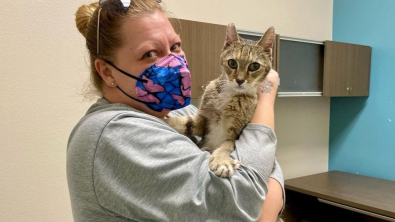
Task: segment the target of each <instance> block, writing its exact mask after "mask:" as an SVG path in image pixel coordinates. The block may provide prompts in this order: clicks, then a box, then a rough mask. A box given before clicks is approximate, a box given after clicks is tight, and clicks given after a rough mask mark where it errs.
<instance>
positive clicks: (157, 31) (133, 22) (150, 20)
mask: <svg viewBox="0 0 395 222" xmlns="http://www.w3.org/2000/svg"><path fill="white" fill-rule="evenodd" d="M122 35H123V39H124V40H126V44H128V45H136V46H137V45H139V44H141V42H144V41H149V40H157V39H158V38H163V37H165V38H169V39H174V38H175V37H178V35H177V34H176V33H175V31H174V29H173V26H172V25H171V23H170V21H169V20H168V19H167V17H166V16H165V15H164V14H163V13H162V12H161V11H159V10H157V11H155V12H154V13H150V14H146V15H143V16H142V17H141V18H138V19H125V22H124V24H123V26H122Z"/></svg>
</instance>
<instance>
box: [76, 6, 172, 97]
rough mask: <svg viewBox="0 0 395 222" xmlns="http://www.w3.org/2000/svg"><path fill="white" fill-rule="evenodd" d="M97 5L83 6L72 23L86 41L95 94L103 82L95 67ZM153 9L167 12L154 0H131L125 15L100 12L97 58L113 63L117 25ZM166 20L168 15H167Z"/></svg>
mask: <svg viewBox="0 0 395 222" xmlns="http://www.w3.org/2000/svg"><path fill="white" fill-rule="evenodd" d="M99 10H100V7H99V3H97V2H95V3H92V4H90V5H83V6H81V7H79V8H78V10H77V12H76V13H75V22H76V26H77V28H78V30H79V31H80V32H81V34H82V35H83V36H84V37H85V38H86V47H87V48H88V51H89V56H90V69H91V70H90V77H91V78H90V80H91V84H92V86H93V87H94V90H93V91H94V92H95V94H97V95H102V86H103V80H102V78H101V77H100V75H99V73H98V72H97V70H96V68H95V60H96V59H98V58H99V57H98V55H97V21H98V14H99ZM156 10H159V11H161V12H163V13H164V14H165V15H167V16H168V15H169V13H168V12H167V11H166V10H165V9H164V7H162V5H161V4H159V3H157V2H156V1H155V0H132V1H131V4H130V6H129V8H128V10H127V12H126V13H125V14H113V13H107V12H106V11H105V10H104V9H103V10H101V13H100V27H99V30H100V33H99V35H100V39H99V49H100V58H101V59H105V60H109V61H114V59H115V56H114V55H115V52H116V51H117V50H118V49H120V48H121V47H122V45H123V40H122V39H121V34H120V32H121V26H122V24H123V20H124V19H126V18H132V19H138V18H141V17H142V16H144V15H146V14H151V13H154V12H155V11H156ZM168 17H169V16H168Z"/></svg>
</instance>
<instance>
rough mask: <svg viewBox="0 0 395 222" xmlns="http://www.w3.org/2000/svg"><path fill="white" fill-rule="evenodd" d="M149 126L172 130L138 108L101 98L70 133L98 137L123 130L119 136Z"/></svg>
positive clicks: (142, 129) (152, 128) (139, 130)
mask: <svg viewBox="0 0 395 222" xmlns="http://www.w3.org/2000/svg"><path fill="white" fill-rule="evenodd" d="M147 128H150V129H151V131H152V130H155V129H156V128H158V129H160V128H162V129H163V128H166V129H169V130H171V128H170V126H168V125H167V124H166V123H165V122H164V121H163V120H161V119H159V118H157V117H155V116H151V115H149V114H146V113H144V112H141V111H139V110H136V109H134V108H132V107H130V106H127V105H124V104H114V103H110V102H108V101H106V100H105V99H99V100H98V101H97V102H96V103H95V104H93V105H92V106H91V107H90V108H89V109H88V111H87V112H86V114H85V116H84V117H83V118H82V119H81V120H80V121H79V122H78V123H77V125H76V126H75V127H74V129H73V131H72V132H71V135H70V140H72V139H73V138H74V137H76V136H78V137H82V138H88V137H94V138H96V139H98V138H99V137H101V136H102V134H103V133H105V132H111V131H114V132H121V133H119V136H122V135H126V134H125V133H127V132H128V131H131V130H132V129H133V131H136V130H137V131H138V132H145V131H146V129H147Z"/></svg>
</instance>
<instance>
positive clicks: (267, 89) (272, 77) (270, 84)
mask: <svg viewBox="0 0 395 222" xmlns="http://www.w3.org/2000/svg"><path fill="white" fill-rule="evenodd" d="M277 89H278V73H277V72H276V71H275V70H274V69H271V70H270V71H269V73H268V74H267V76H266V78H265V80H264V81H263V83H261V84H260V85H259V86H258V91H257V93H258V98H259V99H261V98H265V97H266V95H265V94H271V95H272V97H273V96H274V97H275V95H276V94H277ZM273 102H274V101H273ZM273 105H274V104H273Z"/></svg>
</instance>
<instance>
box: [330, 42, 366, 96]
mask: <svg viewBox="0 0 395 222" xmlns="http://www.w3.org/2000/svg"><path fill="white" fill-rule="evenodd" d="M371 53H372V48H371V47H369V46H362V45H354V44H348V43H341V42H333V41H325V56H324V89H323V93H324V96H369V83H370V60H371Z"/></svg>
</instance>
